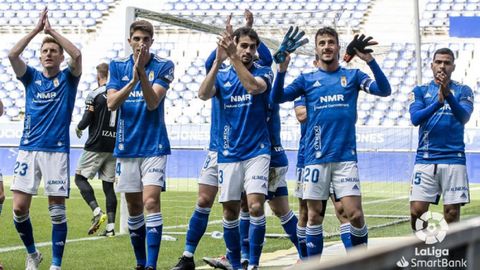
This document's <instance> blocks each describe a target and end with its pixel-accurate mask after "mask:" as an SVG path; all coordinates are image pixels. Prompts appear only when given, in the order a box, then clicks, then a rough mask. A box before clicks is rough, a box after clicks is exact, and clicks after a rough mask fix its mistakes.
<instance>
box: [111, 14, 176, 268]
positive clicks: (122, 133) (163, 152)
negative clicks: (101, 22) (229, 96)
mask: <svg viewBox="0 0 480 270" xmlns="http://www.w3.org/2000/svg"><path fill="white" fill-rule="evenodd" d="M153 33H154V31H153V26H152V24H151V23H149V22H147V21H145V20H139V21H135V22H133V23H132V24H131V25H130V38H129V39H128V42H129V44H130V46H131V48H132V51H133V53H132V54H131V55H129V56H128V57H126V58H123V59H115V60H112V62H110V70H109V73H110V78H109V81H108V83H107V106H108V108H109V109H110V110H117V109H118V110H119V118H118V122H117V134H116V135H117V136H116V143H115V149H114V156H116V157H117V165H116V174H117V176H118V183H117V186H116V192H125V198H126V201H127V207H128V215H129V217H128V228H129V231H130V240H131V243H132V246H133V250H134V253H135V257H136V261H137V266H136V268H135V269H156V267H157V259H158V253H159V250H160V242H161V238H162V228H163V219H162V214H161V211H160V209H161V208H160V194H161V191H162V189H163V188H164V187H165V168H166V162H167V155H169V154H170V142H169V140H168V136H167V129H166V126H165V119H164V98H165V94H166V93H167V90H168V88H169V87H170V83H171V82H172V81H173V75H174V64H173V62H172V61H170V60H167V59H163V58H160V57H158V56H156V55H154V54H152V53H150V47H151V46H152V43H153ZM144 210H145V211H146V219H145V218H144V214H143V212H144ZM145 241H146V244H147V248H145ZM147 250H148V252H147Z"/></svg>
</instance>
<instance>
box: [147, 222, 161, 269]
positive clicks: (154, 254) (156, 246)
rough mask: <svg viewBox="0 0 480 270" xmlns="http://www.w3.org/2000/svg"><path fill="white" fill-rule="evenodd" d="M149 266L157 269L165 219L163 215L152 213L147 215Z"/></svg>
mask: <svg viewBox="0 0 480 270" xmlns="http://www.w3.org/2000/svg"><path fill="white" fill-rule="evenodd" d="M146 226H147V249H148V252H147V264H146V265H145V266H152V267H153V269H157V260H158V253H159V252H160V243H161V241H162V229H163V219H162V213H152V214H148V215H147V220H146Z"/></svg>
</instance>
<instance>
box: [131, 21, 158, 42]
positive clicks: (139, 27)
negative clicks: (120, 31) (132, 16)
mask: <svg viewBox="0 0 480 270" xmlns="http://www.w3.org/2000/svg"><path fill="white" fill-rule="evenodd" d="M135 31H143V32H145V33H147V34H149V35H150V37H151V38H153V25H152V24H151V23H150V22H148V21H145V20H138V21H134V22H133V23H132V24H131V25H130V37H132V35H133V33H134V32H135Z"/></svg>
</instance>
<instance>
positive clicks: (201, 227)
mask: <svg viewBox="0 0 480 270" xmlns="http://www.w3.org/2000/svg"><path fill="white" fill-rule="evenodd" d="M244 17H245V26H246V27H252V25H253V14H252V13H251V12H250V11H249V10H245V13H244ZM230 20H231V15H230V16H228V17H227V21H226V31H227V32H233V30H232V25H231V24H230ZM257 52H258V57H259V59H258V60H257V63H258V64H259V65H262V66H263V65H266V66H270V65H271V64H272V62H273V60H272V55H271V53H270V51H269V50H268V48H267V47H266V46H265V45H264V44H263V43H260V45H259V47H258V49H257ZM215 57H216V49H215V50H214V51H213V52H212V53H211V54H210V55H209V57H208V59H207V60H206V62H205V70H206V72H207V73H208V72H209V71H210V69H211V68H212V66H213V62H214V61H215ZM211 102H212V113H211V121H210V122H211V123H210V144H209V148H208V154H207V158H206V159H205V163H204V165H203V167H202V170H201V173H200V177H199V179H198V199H197V205H196V206H195V210H194V212H193V214H192V217H191V218H190V221H189V226H188V230H187V236H186V242H185V249H184V252H183V254H182V257H180V260H179V261H178V263H177V264H176V265H175V266H174V267H173V268H172V270H193V269H195V263H194V260H193V255H194V253H195V250H196V248H197V246H198V243H199V242H200V239H201V238H202V236H203V234H204V233H205V230H206V229H207V225H208V218H209V215H210V210H211V207H212V206H213V202H214V200H215V196H216V195H217V192H218V177H217V176H218V164H217V140H218V139H217V137H218V135H217V126H218V123H217V122H218V110H219V109H218V107H219V103H218V99H217V98H212V99H211ZM204 260H206V261H209V260H212V259H210V258H207V257H205V258H204Z"/></svg>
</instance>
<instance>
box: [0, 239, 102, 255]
mask: <svg viewBox="0 0 480 270" xmlns="http://www.w3.org/2000/svg"><path fill="white" fill-rule="evenodd" d="M99 239H105V237H97V236H94V237H84V238H77V239H68V240H67V244H68V243H75V242H82V241H94V240H99ZM51 245H52V242H40V243H35V246H37V247H46V246H51ZM19 249H25V246H23V245H22V246H13V247H5V248H0V253H5V252H10V251H15V250H19Z"/></svg>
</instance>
